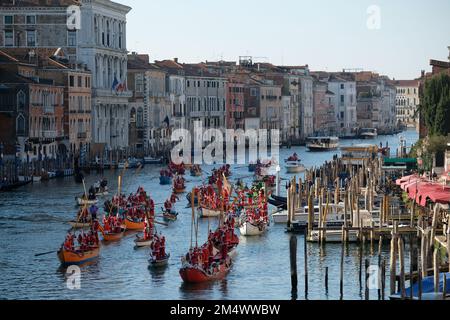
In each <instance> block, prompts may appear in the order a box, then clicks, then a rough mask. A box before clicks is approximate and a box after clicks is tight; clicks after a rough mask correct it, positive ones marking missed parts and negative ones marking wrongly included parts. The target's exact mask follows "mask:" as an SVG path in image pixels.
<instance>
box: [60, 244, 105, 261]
mask: <svg viewBox="0 0 450 320" xmlns="http://www.w3.org/2000/svg"><path fill="white" fill-rule="evenodd" d="M99 253H100V249H99V247H93V248H91V249H90V250H87V251H70V250H66V249H65V248H61V249H59V250H58V253H57V255H58V258H59V260H60V261H61V263H62V264H63V265H65V266H69V265H80V264H84V263H86V262H89V261H92V260H94V259H96V258H97V257H98V256H99Z"/></svg>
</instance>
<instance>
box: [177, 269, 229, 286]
mask: <svg viewBox="0 0 450 320" xmlns="http://www.w3.org/2000/svg"><path fill="white" fill-rule="evenodd" d="M229 271H230V268H229V267H227V266H226V265H225V264H221V265H220V266H219V270H218V271H217V272H216V273H214V274H211V275H208V274H206V273H205V272H203V271H202V270H199V269H197V268H193V267H184V268H181V269H180V276H181V279H183V281H184V282H187V283H202V282H209V281H215V280H220V279H223V278H225V276H226V275H227V274H228V272H229Z"/></svg>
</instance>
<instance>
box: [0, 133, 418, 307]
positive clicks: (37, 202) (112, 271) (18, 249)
mask: <svg viewBox="0 0 450 320" xmlns="http://www.w3.org/2000/svg"><path fill="white" fill-rule="evenodd" d="M401 135H402V136H404V137H405V138H406V140H407V143H408V145H411V144H413V143H415V142H416V140H417V139H418V135H417V133H415V132H414V131H407V132H404V133H403V134H401ZM399 137H400V135H398V136H380V137H378V139H375V140H373V141H370V142H371V143H372V142H373V143H376V144H380V142H382V143H384V144H385V143H386V142H389V146H391V148H393V153H394V154H395V149H396V148H397V146H398V144H399ZM362 142H367V141H358V140H344V141H341V145H343V146H345V145H351V144H357V143H362ZM293 152H297V153H298V154H299V155H300V156H301V158H302V160H303V162H304V164H305V165H306V166H307V167H310V166H319V165H321V164H322V163H323V162H324V161H327V160H331V159H332V157H333V155H334V154H336V153H337V152H328V153H309V152H307V151H306V149H305V148H304V147H297V148H292V149H290V150H286V149H282V150H281V159H284V158H287V157H288V156H289V155H290V154H292V153H293ZM160 169H161V167H159V166H146V167H145V168H144V169H143V170H142V171H140V172H138V173H136V172H134V171H131V170H129V171H127V173H126V174H125V177H124V191H125V192H128V193H131V192H135V191H136V190H137V188H138V187H139V186H143V187H144V188H145V189H146V190H147V191H148V192H149V193H150V195H151V196H152V198H153V199H155V202H156V203H161V202H164V201H165V199H166V198H167V197H168V196H169V195H170V186H160V185H159V183H158V182H159V181H158V177H159V170H160ZM204 169H205V170H206V171H208V172H209V171H210V170H211V169H212V167H211V166H209V167H204ZM232 171H233V176H232V178H231V181H234V180H235V179H237V178H245V179H246V180H248V181H249V182H250V180H251V178H249V173H248V170H247V168H244V167H243V166H235V167H234V168H233V170H232ZM117 173H118V172H117V171H116V172H114V171H112V172H107V173H105V176H106V177H107V178H108V180H109V182H110V187H111V188H112V189H113V190H114V188H116V185H117V182H116V180H117V178H116V177H117ZM282 176H283V177H285V178H288V176H287V175H286V174H285V173H284V172H283V171H282ZM99 178H101V177H100V176H96V175H90V176H87V178H86V179H87V182H86V184H87V185H90V184H92V183H94V182H95V181H97V180H98V179H99ZM187 180H188V183H187V186H188V189H190V188H192V187H193V186H195V185H198V184H200V183H201V178H193V177H187ZM81 192H82V186H80V185H79V184H76V183H75V182H74V179H73V178H66V179H62V180H53V181H50V182H45V183H40V184H35V185H30V186H27V187H24V188H22V189H20V190H18V191H16V192H12V193H2V194H0V230H1V232H0V271H1V277H0V298H2V299H144V300H147V299H158V300H172V299H190V300H205V299H206V300H208V299H252V300H253V299H276V300H280V299H281V300H285V299H291V288H290V269H289V268H290V267H289V237H290V235H289V234H286V233H285V230H284V228H285V226H284V225H273V224H272V225H271V228H270V230H269V232H267V234H265V235H264V236H262V237H257V238H245V237H240V245H239V247H238V255H237V257H236V259H235V263H234V266H233V268H232V270H231V272H230V273H229V275H228V276H227V278H226V279H224V280H223V281H219V282H215V283H211V284H203V285H200V286H186V285H184V284H183V282H182V280H181V278H180V276H179V274H178V270H179V267H180V264H181V263H180V258H181V256H182V255H184V254H185V253H186V251H187V250H188V248H189V241H190V225H191V211H190V209H187V208H186V205H187V201H186V199H185V197H184V196H183V197H181V201H180V202H179V203H178V204H177V205H176V209H177V210H178V211H179V212H180V215H179V219H178V221H176V222H174V223H172V224H171V225H170V226H169V227H163V226H162V227H159V231H162V232H163V234H164V235H166V238H167V247H168V248H167V250H168V251H169V252H170V253H171V259H170V264H169V266H168V267H167V268H166V269H164V270H160V271H151V270H149V269H148V263H147V258H148V254H149V251H148V250H149V249H139V250H136V249H134V242H133V239H134V237H135V234H129V235H127V236H126V238H125V239H123V240H122V241H120V242H118V243H111V244H105V245H102V248H101V253H100V257H99V259H98V260H97V261H96V262H94V263H92V264H91V265H88V266H85V267H83V268H82V273H81V288H80V289H79V290H69V289H67V286H66V275H65V272H66V270H65V269H62V268H61V267H60V264H59V261H58V259H57V257H56V254H55V253H53V254H49V255H44V256H40V257H35V256H34V255H35V254H37V253H43V252H48V251H51V250H56V249H58V247H59V246H60V244H61V243H62V241H63V240H64V237H65V235H66V232H67V231H68V229H69V226H68V224H67V221H69V220H71V219H73V217H74V215H75V212H76V207H75V201H74V197H75V196H76V195H77V194H80V193H81ZM209 223H210V225H211V226H215V225H216V224H217V221H215V220H210V221H209ZM207 228H208V220H204V221H201V225H200V233H199V234H200V237H199V242H200V243H203V242H204V240H205V239H206V230H207ZM303 241H304V238H303V236H298V266H299V288H298V292H299V294H298V299H331V300H334V299H339V298H340V293H339V261H340V254H341V246H340V245H339V244H336V245H334V244H327V245H326V246H325V247H324V248H323V249H320V247H319V246H318V245H317V244H312V243H308V244H307V251H308V256H309V258H308V266H309V292H308V296H305V293H304V284H303V283H304V282H303V276H304V272H303V269H304V268H303V265H304V260H303V244H304V242H303ZM375 251H376V250H375ZM364 256H365V258H368V259H371V261H374V264H376V263H377V262H376V261H377V259H378V257H377V256H376V252H375V255H371V252H370V250H369V248H368V247H367V248H366V249H365V250H364ZM383 256H384V257H385V258H386V259H387V261H389V260H388V248H387V247H385V248H384V249H383ZM407 265H408V264H407ZM326 267H328V268H329V291H328V292H326V291H325V288H324V278H325V268H326ZM344 273H345V281H344V299H351V300H360V299H362V298H363V290H364V288H363V287H364V286H363V287H362V288H361V286H360V283H359V254H358V248H357V246H356V245H350V246H349V248H348V250H347V251H346V254H345V264H344ZM371 298H376V291H373V292H371Z"/></svg>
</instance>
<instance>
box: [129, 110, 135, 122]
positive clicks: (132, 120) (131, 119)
mask: <svg viewBox="0 0 450 320" xmlns="http://www.w3.org/2000/svg"><path fill="white" fill-rule="evenodd" d="M130 122H136V109H135V108H131V111H130Z"/></svg>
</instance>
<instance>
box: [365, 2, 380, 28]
mask: <svg viewBox="0 0 450 320" xmlns="http://www.w3.org/2000/svg"><path fill="white" fill-rule="evenodd" d="M367 15H368V17H367V22H366V25H367V29H369V30H380V29H381V8H380V7H379V6H377V5H371V6H369V7H368V8H367Z"/></svg>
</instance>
